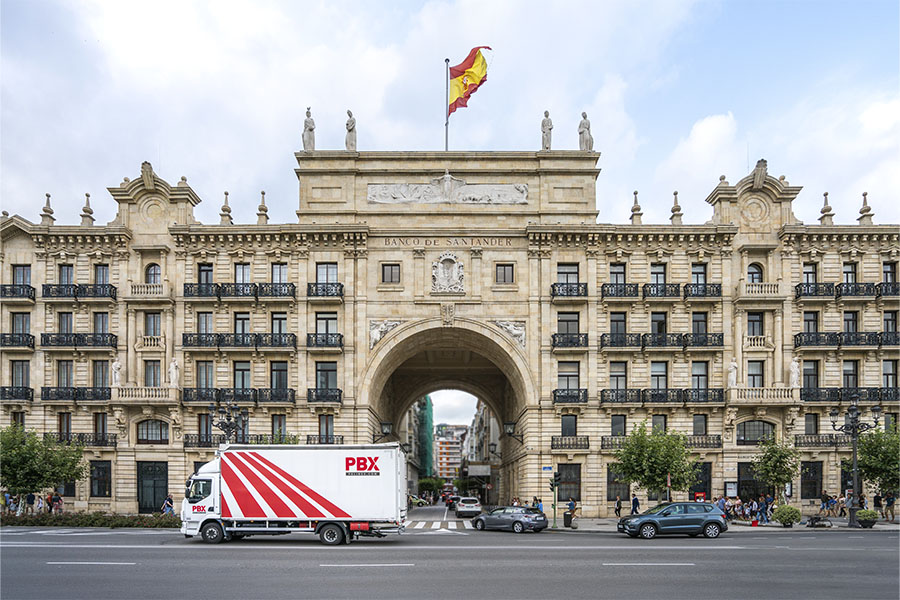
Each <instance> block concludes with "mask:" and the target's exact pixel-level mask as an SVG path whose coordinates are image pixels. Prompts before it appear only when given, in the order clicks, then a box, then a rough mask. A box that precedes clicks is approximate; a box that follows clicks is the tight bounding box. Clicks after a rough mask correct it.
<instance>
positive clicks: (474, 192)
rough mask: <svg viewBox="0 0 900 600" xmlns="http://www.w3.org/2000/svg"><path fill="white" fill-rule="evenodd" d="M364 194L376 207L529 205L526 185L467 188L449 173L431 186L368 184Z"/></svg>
mask: <svg viewBox="0 0 900 600" xmlns="http://www.w3.org/2000/svg"><path fill="white" fill-rule="evenodd" d="M367 191H368V194H367V196H368V201H369V202H371V203H375V204H411V203H415V204H528V185H527V184H525V183H512V184H500V183H497V184H490V183H477V184H468V183H466V182H465V181H464V180H462V179H459V178H458V177H453V176H452V175H450V173H449V172H445V173H444V176H443V177H438V178H436V179H432V180H431V183H370V184H369V186H368V190H367Z"/></svg>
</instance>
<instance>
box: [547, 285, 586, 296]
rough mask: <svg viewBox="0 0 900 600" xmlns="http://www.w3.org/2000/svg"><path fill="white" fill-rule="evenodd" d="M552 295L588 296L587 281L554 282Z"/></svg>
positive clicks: (551, 290) (551, 288)
mask: <svg viewBox="0 0 900 600" xmlns="http://www.w3.org/2000/svg"><path fill="white" fill-rule="evenodd" d="M550 296H551V297H553V298H586V297H587V284H586V283H552V284H550Z"/></svg>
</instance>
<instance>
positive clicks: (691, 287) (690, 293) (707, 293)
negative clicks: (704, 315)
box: [684, 283, 722, 298]
mask: <svg viewBox="0 0 900 600" xmlns="http://www.w3.org/2000/svg"><path fill="white" fill-rule="evenodd" d="M684 297H685V298H721V297H722V284H721V283H688V284H685V286H684Z"/></svg>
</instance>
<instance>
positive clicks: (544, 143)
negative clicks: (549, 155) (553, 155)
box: [541, 110, 553, 150]
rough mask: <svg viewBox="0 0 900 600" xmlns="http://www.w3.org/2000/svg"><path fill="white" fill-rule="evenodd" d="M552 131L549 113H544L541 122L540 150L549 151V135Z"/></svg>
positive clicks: (547, 111)
mask: <svg viewBox="0 0 900 600" xmlns="http://www.w3.org/2000/svg"><path fill="white" fill-rule="evenodd" d="M552 131H553V121H552V120H550V111H549V110H545V111H544V120H543V121H541V150H549V149H550V133H551V132H552Z"/></svg>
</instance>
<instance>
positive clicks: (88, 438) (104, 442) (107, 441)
mask: <svg viewBox="0 0 900 600" xmlns="http://www.w3.org/2000/svg"><path fill="white" fill-rule="evenodd" d="M117 437H118V436H117V435H116V434H115V433H71V432H67V433H61V432H58V431H51V432H46V433H44V440H45V441H50V442H57V443H59V444H78V445H81V446H115V445H116V438H117Z"/></svg>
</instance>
